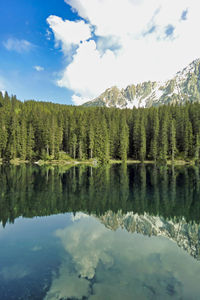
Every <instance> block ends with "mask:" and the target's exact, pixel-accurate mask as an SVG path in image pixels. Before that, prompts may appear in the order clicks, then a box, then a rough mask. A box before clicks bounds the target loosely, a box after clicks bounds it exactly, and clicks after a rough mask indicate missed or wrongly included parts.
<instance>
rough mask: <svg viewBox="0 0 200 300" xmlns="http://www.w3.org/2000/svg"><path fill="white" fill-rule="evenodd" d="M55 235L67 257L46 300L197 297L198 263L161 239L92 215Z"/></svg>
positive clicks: (199, 268)
mask: <svg viewBox="0 0 200 300" xmlns="http://www.w3.org/2000/svg"><path fill="white" fill-rule="evenodd" d="M56 236H57V237H59V238H60V239H61V241H62V244H63V246H64V249H65V250H66V252H67V253H68V255H66V258H65V259H64V260H63V262H62V263H61V267H60V271H59V275H58V276H57V277H56V276H54V279H53V282H52V286H51V288H50V291H49V292H48V294H47V298H46V299H47V300H50V299H61V298H63V299H64V298H65V299H66V298H70V297H71V298H73V297H74V298H78V299H81V298H82V297H83V296H85V297H88V299H93V300H96V299H115V300H117V299H120V300H121V299H133V298H135V299H181V298H184V297H185V298H186V299H198V296H199V293H200V287H199V281H200V266H199V264H197V263H196V261H195V260H194V259H193V258H192V257H190V256H189V255H188V254H186V253H184V251H183V250H181V249H180V248H178V247H177V245H176V244H175V243H172V242H171V241H169V240H168V239H166V238H160V237H151V238H149V237H147V236H142V235H140V234H130V233H128V232H126V231H125V230H122V229H118V230H117V231H115V232H113V231H110V230H108V229H106V228H105V227H104V225H102V224H101V223H99V222H98V221H97V220H96V219H94V218H81V219H80V220H79V221H77V222H75V223H73V224H72V225H71V226H69V227H67V228H65V229H60V230H57V231H56ZM67 257H70V259H69V258H68V259H67ZM90 279H93V281H90ZM91 291H92V293H91Z"/></svg>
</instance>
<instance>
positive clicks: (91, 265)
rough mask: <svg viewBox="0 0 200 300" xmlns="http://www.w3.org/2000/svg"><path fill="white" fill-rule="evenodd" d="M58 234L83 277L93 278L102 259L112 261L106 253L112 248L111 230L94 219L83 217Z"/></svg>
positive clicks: (58, 231)
mask: <svg viewBox="0 0 200 300" xmlns="http://www.w3.org/2000/svg"><path fill="white" fill-rule="evenodd" d="M91 227H93V230H91V229H92V228H91ZM56 235H57V236H58V237H59V238H60V239H61V241H62V244H63V246H64V248H65V250H66V251H67V252H68V253H70V254H71V256H72V259H73V261H74V263H75V268H76V270H77V272H78V274H79V275H80V276H81V277H87V278H89V279H91V278H93V277H94V274H95V268H96V267H97V265H98V262H99V260H100V259H101V260H102V262H105V263H106V264H107V263H108V262H109V261H112V258H111V257H109V256H108V254H107V253H106V252H107V251H108V249H109V248H110V232H109V231H108V230H106V228H105V227H104V226H102V225H101V224H99V223H98V222H97V221H96V220H94V219H92V220H91V219H88V218H87V219H81V220H80V221H79V222H77V223H75V224H74V225H73V226H71V227H67V228H65V229H61V230H57V232H56ZM102 242H103V245H104V246H103V247H104V248H103V249H102Z"/></svg>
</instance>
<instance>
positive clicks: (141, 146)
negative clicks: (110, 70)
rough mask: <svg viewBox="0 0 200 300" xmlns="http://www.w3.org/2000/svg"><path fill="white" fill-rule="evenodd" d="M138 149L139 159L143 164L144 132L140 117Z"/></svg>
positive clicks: (142, 120) (144, 154) (144, 155)
mask: <svg viewBox="0 0 200 300" xmlns="http://www.w3.org/2000/svg"><path fill="white" fill-rule="evenodd" d="M139 141H140V148H139V158H140V160H141V162H143V161H144V160H145V158H146V130H145V125H144V118H143V117H141V120H140V137H139Z"/></svg>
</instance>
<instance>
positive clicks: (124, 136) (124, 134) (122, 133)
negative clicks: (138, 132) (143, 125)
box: [119, 115, 129, 162]
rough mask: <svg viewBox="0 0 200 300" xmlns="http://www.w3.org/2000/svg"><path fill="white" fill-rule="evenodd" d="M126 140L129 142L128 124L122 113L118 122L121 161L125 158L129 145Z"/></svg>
mask: <svg viewBox="0 0 200 300" xmlns="http://www.w3.org/2000/svg"><path fill="white" fill-rule="evenodd" d="M128 142H129V132H128V126H127V123H126V119H125V116H124V115H123V116H122V120H121V122H120V128H119V157H120V159H121V160H122V161H123V162H125V161H126V160H127V151H128V146H129V144H128Z"/></svg>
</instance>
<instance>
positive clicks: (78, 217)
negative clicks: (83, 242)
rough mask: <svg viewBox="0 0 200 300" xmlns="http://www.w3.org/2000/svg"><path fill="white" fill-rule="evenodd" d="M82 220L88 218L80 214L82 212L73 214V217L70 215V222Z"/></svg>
mask: <svg viewBox="0 0 200 300" xmlns="http://www.w3.org/2000/svg"><path fill="white" fill-rule="evenodd" d="M83 218H89V216H88V215H86V214H84V213H82V212H78V213H75V215H72V221H73V222H74V221H78V220H80V219H83Z"/></svg>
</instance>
